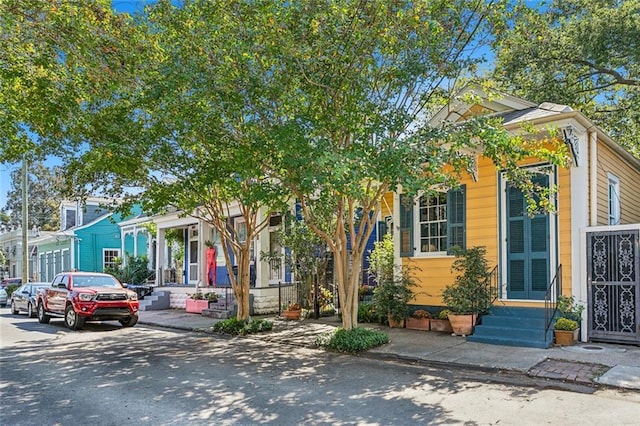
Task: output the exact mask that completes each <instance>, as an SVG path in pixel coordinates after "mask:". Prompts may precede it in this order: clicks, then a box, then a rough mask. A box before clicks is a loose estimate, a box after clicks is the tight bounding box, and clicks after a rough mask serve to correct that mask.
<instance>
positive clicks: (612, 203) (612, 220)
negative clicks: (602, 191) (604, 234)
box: [607, 173, 620, 225]
mask: <svg viewBox="0 0 640 426" xmlns="http://www.w3.org/2000/svg"><path fill="white" fill-rule="evenodd" d="M607 176H608V178H609V225H618V224H620V179H619V178H618V177H617V176H615V175H613V174H611V173H607Z"/></svg>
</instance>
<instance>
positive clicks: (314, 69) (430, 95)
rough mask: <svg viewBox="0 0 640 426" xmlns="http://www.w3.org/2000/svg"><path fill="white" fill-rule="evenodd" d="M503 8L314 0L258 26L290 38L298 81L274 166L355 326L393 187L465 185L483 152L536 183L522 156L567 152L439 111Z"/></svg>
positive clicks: (555, 158)
mask: <svg viewBox="0 0 640 426" xmlns="http://www.w3.org/2000/svg"><path fill="white" fill-rule="evenodd" d="M319 5H323V7H320V6H319ZM501 10H502V9H501V7H500V4H498V3H497V2H471V3H469V2H463V1H442V2H426V1H412V2H395V3H393V2H385V1H371V2H349V1H345V2H339V6H338V5H336V4H335V2H331V3H325V2H309V3H304V4H296V5H288V6H286V7H282V8H281V9H280V10H279V11H278V19H277V20H273V22H271V21H270V20H268V19H267V20H266V21H265V22H264V24H263V26H262V27H260V28H252V31H258V32H259V33H260V34H265V35H264V36H263V37H264V39H266V40H275V38H276V37H277V38H278V40H279V42H278V46H279V47H278V54H279V55H281V58H282V59H281V60H280V61H278V63H277V67H279V68H277V72H278V73H279V74H282V75H287V76H289V79H290V80H291V81H290V83H288V84H287V86H286V87H287V92H286V101H283V105H286V106H287V108H286V109H284V110H283V112H287V113H289V115H288V116H284V117H283V123H282V124H281V125H280V126H279V127H280V128H281V129H284V130H285V131H286V135H287V137H282V138H278V139H275V140H274V141H273V145H274V146H275V147H277V148H276V149H275V151H276V152H278V156H277V157H274V158H273V160H274V161H272V164H273V166H272V167H273V170H274V174H275V175H276V176H277V177H278V179H279V180H280V181H281V182H282V184H283V185H284V186H286V187H287V188H288V189H290V190H291V192H292V193H293V194H294V195H295V198H296V199H297V200H298V201H299V202H300V205H301V210H302V214H303V216H304V218H305V223H306V224H307V226H309V227H310V228H311V229H312V230H314V232H316V233H317V234H318V235H319V236H320V237H321V238H322V239H323V240H324V241H325V242H326V243H327V245H328V247H329V248H330V250H331V251H332V252H333V258H334V269H335V270H334V276H335V280H336V284H337V287H338V291H339V296H340V304H341V308H342V325H343V327H344V328H345V329H351V328H353V327H355V326H357V311H358V309H357V304H358V287H359V284H360V280H361V265H362V259H363V256H364V251H365V247H366V243H367V240H368V238H369V237H370V235H371V232H372V231H373V229H374V227H375V224H376V221H377V219H378V215H379V211H380V207H381V201H382V199H383V197H384V195H385V194H386V193H387V192H389V191H399V190H402V191H403V192H405V193H407V194H409V195H413V194H416V193H417V192H418V191H425V192H428V191H434V190H436V189H438V188H441V187H452V186H455V185H456V183H457V182H458V181H459V179H460V178H461V176H462V175H463V174H464V173H465V172H466V171H467V170H468V169H469V168H470V166H471V164H472V162H473V159H474V156H475V155H476V154H479V155H484V156H486V157H488V158H490V159H492V160H493V161H494V163H495V165H496V167H498V168H500V169H504V170H505V171H506V173H507V174H509V175H511V177H512V178H514V179H513V181H514V182H517V184H518V185H520V186H522V189H523V191H525V192H526V193H527V194H532V195H533V194H535V193H540V192H545V191H546V190H545V189H543V188H540V187H536V186H535V185H532V184H531V179H530V176H528V175H527V172H526V171H525V170H522V169H519V168H518V167H517V165H518V162H519V161H520V160H522V159H524V158H526V157H528V156H538V157H540V158H543V159H548V160H549V161H551V162H553V163H555V164H563V163H564V161H565V159H566V156H565V155H566V151H564V150H563V149H562V148H561V147H560V148H559V149H558V150H555V149H547V148H545V146H544V144H543V143H542V141H538V142H535V141H533V140H530V141H527V142H526V143H525V142H524V141H523V140H522V139H520V138H518V137H514V136H512V135H509V134H507V133H506V132H505V131H504V130H503V129H502V128H501V126H500V123H499V122H497V121H491V120H486V119H482V118H477V119H472V120H468V121H466V122H464V123H454V122H453V120H457V117H448V119H449V120H451V121H448V120H445V122H443V123H442V124H441V125H438V126H436V127H434V126H432V125H430V123H429V122H428V119H429V118H430V117H431V116H432V114H433V113H434V112H435V111H437V110H439V109H440V108H441V107H443V106H445V105H447V104H448V103H449V102H450V101H451V100H452V93H455V92H454V90H456V89H457V88H458V87H457V86H456V83H457V82H459V81H461V80H462V79H463V77H468V76H470V75H471V74H472V73H473V72H474V71H475V69H476V66H477V64H478V63H479V62H480V61H481V57H479V56H478V55H477V52H476V49H477V48H479V47H480V46H481V45H482V44H483V42H484V37H485V36H486V34H487V29H488V28H489V27H491V25H492V24H493V23H494V22H495V21H496V20H497V21H499V20H500V13H501ZM253 53H254V54H255V55H257V57H258V58H260V57H261V55H262V52H261V51H260V49H257V50H256V51H254V52H253ZM470 96H471V95H470ZM463 100H466V101H473V99H471V97H469V98H467V99H463ZM289 116H290V117H291V118H290V119H289ZM547 147H548V146H547ZM542 195H545V194H542ZM544 199H546V198H545V197H544V196H541V197H531V200H532V201H531V204H530V208H531V209H532V210H535V209H538V208H549V207H550V206H549V205H548V204H546V205H545V203H544V202H543V201H540V202H538V201H539V200H544ZM327 211H329V212H331V213H332V216H331V217H332V218H333V220H331V221H329V222H327V221H326V220H324V218H325V217H326V216H327V215H326V213H327Z"/></svg>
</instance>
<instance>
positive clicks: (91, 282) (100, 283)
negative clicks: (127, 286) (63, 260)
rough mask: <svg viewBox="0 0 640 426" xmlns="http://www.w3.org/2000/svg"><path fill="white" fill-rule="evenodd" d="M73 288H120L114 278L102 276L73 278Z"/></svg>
mask: <svg viewBox="0 0 640 426" xmlns="http://www.w3.org/2000/svg"><path fill="white" fill-rule="evenodd" d="M73 286H74V287H112V288H122V286H121V285H120V283H119V282H118V281H117V280H116V279H115V278H112V277H107V276H103V275H83V276H76V277H73Z"/></svg>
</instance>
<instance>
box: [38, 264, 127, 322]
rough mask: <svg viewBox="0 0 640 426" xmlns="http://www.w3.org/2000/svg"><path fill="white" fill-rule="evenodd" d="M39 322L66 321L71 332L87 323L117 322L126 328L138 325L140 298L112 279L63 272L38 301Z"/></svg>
mask: <svg viewBox="0 0 640 426" xmlns="http://www.w3.org/2000/svg"><path fill="white" fill-rule="evenodd" d="M36 306H37V313H38V321H39V322H40V323H43V324H47V323H48V322H49V320H50V319H51V317H57V318H64V324H65V325H66V326H67V327H68V328H70V329H71V330H78V329H80V328H82V327H83V326H84V323H85V322H86V321H109V320H118V321H120V324H122V326H123V327H133V326H134V325H136V323H137V322H138V309H139V304H138V295H137V294H136V292H135V291H131V290H127V289H126V288H125V287H124V286H123V285H122V284H121V283H120V281H118V279H117V278H115V277H114V276H113V275H109V274H101V273H96V272H63V273H61V274H58V275H56V276H55V278H54V279H53V282H52V283H51V286H49V287H45V288H42V289H41V290H40V291H39V292H38V296H37V298H36Z"/></svg>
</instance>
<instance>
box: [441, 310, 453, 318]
mask: <svg viewBox="0 0 640 426" xmlns="http://www.w3.org/2000/svg"><path fill="white" fill-rule="evenodd" d="M450 313H451V311H450V310H449V309H443V310H441V311H440V312H438V319H441V320H446V319H449V314H450Z"/></svg>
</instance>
